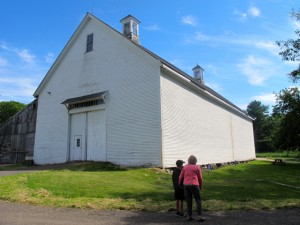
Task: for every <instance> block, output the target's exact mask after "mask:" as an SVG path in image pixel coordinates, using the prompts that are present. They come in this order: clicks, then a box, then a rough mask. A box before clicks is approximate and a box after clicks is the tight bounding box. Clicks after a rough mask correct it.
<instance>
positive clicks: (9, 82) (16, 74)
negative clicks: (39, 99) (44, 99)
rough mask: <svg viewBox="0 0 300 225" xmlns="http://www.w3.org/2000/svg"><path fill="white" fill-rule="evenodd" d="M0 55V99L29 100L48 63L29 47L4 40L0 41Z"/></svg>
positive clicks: (26, 101)
mask: <svg viewBox="0 0 300 225" xmlns="http://www.w3.org/2000/svg"><path fill="white" fill-rule="evenodd" d="M0 55H2V56H5V58H4V57H2V58H0V101H10V100H13V101H19V102H23V103H29V102H31V101H32V100H33V96H32V94H33V92H34V91H35V89H36V88H37V86H38V84H39V82H40V81H41V80H42V78H43V76H44V75H45V74H46V71H47V70H48V68H49V64H47V63H46V62H45V61H44V59H43V58H41V59H39V58H38V57H36V56H35V55H34V54H32V53H31V51H30V50H29V49H25V48H22V49H20V48H17V47H13V46H9V45H8V44H6V43H4V42H0ZM48 57H51V54H48ZM48 59H50V58H48Z"/></svg>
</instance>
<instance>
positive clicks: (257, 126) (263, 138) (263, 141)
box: [247, 100, 272, 152]
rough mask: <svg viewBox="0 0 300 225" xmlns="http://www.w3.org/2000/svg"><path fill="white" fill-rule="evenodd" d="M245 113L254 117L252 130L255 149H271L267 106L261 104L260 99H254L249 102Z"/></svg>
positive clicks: (260, 150) (258, 150)
mask: <svg viewBox="0 0 300 225" xmlns="http://www.w3.org/2000/svg"><path fill="white" fill-rule="evenodd" d="M247 113H248V115H249V116H251V117H252V118H253V119H254V122H253V131H254V140H255V149H256V151H257V152H262V151H272V147H271V143H270V138H269V137H270V134H271V127H272V124H271V120H270V115H269V106H266V105H263V104H262V103H261V102H260V101H256V100H255V101H252V102H250V103H249V105H248V107H247Z"/></svg>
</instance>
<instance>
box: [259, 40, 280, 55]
mask: <svg viewBox="0 0 300 225" xmlns="http://www.w3.org/2000/svg"><path fill="white" fill-rule="evenodd" d="M255 46H256V47H257V48H260V49H265V50H267V51H268V52H270V53H272V54H274V55H277V56H278V55H279V52H280V48H279V46H278V45H276V43H275V42H273V41H259V42H257V43H255Z"/></svg>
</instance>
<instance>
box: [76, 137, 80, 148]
mask: <svg viewBox="0 0 300 225" xmlns="http://www.w3.org/2000/svg"><path fill="white" fill-rule="evenodd" d="M76 147H80V139H79V138H77V140H76Z"/></svg>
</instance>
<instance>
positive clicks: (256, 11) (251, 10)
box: [248, 6, 260, 17]
mask: <svg viewBox="0 0 300 225" xmlns="http://www.w3.org/2000/svg"><path fill="white" fill-rule="evenodd" d="M248 13H249V14H250V15H251V16H253V17H257V16H260V10H259V9H258V8H257V7H255V6H251V7H250V8H249V9H248Z"/></svg>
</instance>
